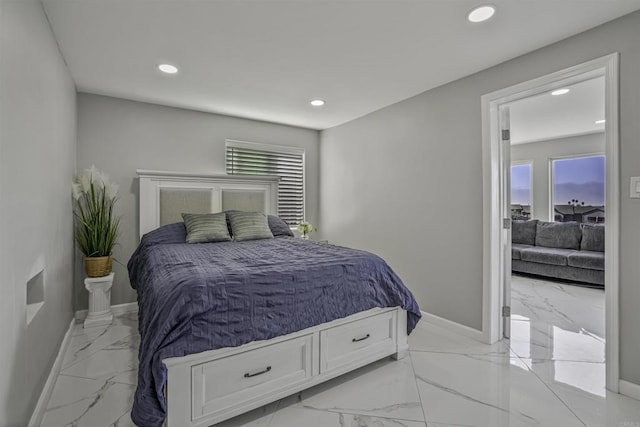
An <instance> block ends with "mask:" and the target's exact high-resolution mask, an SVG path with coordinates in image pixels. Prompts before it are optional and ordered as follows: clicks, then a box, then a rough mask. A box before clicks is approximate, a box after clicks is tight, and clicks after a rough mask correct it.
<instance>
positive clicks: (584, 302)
mask: <svg viewBox="0 0 640 427" xmlns="http://www.w3.org/2000/svg"><path fill="white" fill-rule="evenodd" d="M511 311H512V313H516V314H518V315H520V316H522V317H524V318H525V319H527V320H530V321H531V322H534V323H535V322H542V323H545V324H552V325H555V326H558V327H560V328H562V329H565V330H568V331H574V332H578V331H586V332H587V333H589V334H592V335H595V336H598V337H600V338H604V331H605V328H604V290H603V289H595V288H588V287H584V286H577V285H570V284H564V283H557V282H550V281H545V280H540V279H533V278H529V277H524V276H518V275H513V276H512V279H511Z"/></svg>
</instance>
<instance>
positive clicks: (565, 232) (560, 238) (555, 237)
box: [536, 221, 582, 249]
mask: <svg viewBox="0 0 640 427" xmlns="http://www.w3.org/2000/svg"><path fill="white" fill-rule="evenodd" d="M580 240H582V230H581V229H580V224H578V223H577V222H545V221H538V225H537V226H536V246H545V247H547V248H561V249H580Z"/></svg>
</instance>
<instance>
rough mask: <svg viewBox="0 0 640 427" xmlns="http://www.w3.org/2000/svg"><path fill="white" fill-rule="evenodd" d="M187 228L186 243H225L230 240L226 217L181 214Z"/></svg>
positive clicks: (221, 214) (216, 214)
mask: <svg viewBox="0 0 640 427" xmlns="http://www.w3.org/2000/svg"><path fill="white" fill-rule="evenodd" d="M182 219H183V220H184V225H185V227H186V228H187V243H206V242H226V241H229V240H231V236H230V235H229V230H228V229H227V215H226V214H225V213H224V212H220V213H215V214H189V213H183V214H182Z"/></svg>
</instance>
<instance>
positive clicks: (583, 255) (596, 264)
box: [567, 251, 604, 271]
mask: <svg viewBox="0 0 640 427" xmlns="http://www.w3.org/2000/svg"><path fill="white" fill-rule="evenodd" d="M567 262H568V264H569V265H570V266H571V267H578V268H587V269H589V270H602V271H604V252H600V251H579V252H574V253H572V254H569V256H568V257H567Z"/></svg>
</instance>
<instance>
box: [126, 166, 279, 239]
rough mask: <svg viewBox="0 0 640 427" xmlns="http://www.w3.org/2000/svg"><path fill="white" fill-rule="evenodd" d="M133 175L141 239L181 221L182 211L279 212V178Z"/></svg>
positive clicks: (153, 172) (150, 172)
mask: <svg viewBox="0 0 640 427" xmlns="http://www.w3.org/2000/svg"><path fill="white" fill-rule="evenodd" d="M136 172H137V173H138V177H139V181H140V237H142V236H143V235H144V234H145V233H148V232H149V231H151V230H155V229H156V228H158V227H160V226H162V225H165V224H170V223H173V222H178V221H182V217H181V216H180V214H181V213H183V212H189V213H208V212H222V211H226V210H232V209H237V210H244V211H252V212H263V213H264V214H272V215H275V214H276V213H277V212H278V182H279V180H280V178H279V177H278V176H270V175H242V176H241V175H222V174H210V173H188V172H166V171H151V170H142V169H138V170H137V171H136Z"/></svg>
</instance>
